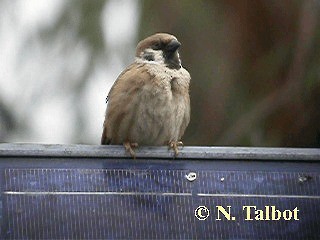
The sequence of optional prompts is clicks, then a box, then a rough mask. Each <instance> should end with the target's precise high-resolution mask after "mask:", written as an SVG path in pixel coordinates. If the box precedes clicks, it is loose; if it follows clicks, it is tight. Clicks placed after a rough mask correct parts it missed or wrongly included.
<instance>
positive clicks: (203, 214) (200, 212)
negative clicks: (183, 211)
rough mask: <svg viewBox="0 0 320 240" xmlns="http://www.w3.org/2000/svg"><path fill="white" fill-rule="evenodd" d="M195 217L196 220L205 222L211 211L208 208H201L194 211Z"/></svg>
mask: <svg viewBox="0 0 320 240" xmlns="http://www.w3.org/2000/svg"><path fill="white" fill-rule="evenodd" d="M194 215H195V216H196V218H198V219H199V220H201V221H203V220H206V219H207V218H208V217H209V215H210V211H209V209H208V208H207V207H206V206H199V207H197V208H196V210H194Z"/></svg>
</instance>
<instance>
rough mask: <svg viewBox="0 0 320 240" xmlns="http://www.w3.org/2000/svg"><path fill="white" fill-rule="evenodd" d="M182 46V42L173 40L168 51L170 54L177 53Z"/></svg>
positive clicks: (168, 46)
mask: <svg viewBox="0 0 320 240" xmlns="http://www.w3.org/2000/svg"><path fill="white" fill-rule="evenodd" d="M180 46H181V43H180V42H178V41H177V40H171V42H170V43H169V44H168V45H167V47H166V50H167V51H168V52H175V51H176V50H177V49H178V48H179V47H180Z"/></svg>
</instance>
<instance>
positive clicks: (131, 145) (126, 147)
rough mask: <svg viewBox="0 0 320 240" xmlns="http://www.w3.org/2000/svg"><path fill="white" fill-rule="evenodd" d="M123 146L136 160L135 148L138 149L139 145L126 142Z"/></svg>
mask: <svg viewBox="0 0 320 240" xmlns="http://www.w3.org/2000/svg"><path fill="white" fill-rule="evenodd" d="M123 146H124V148H125V149H126V151H127V152H129V153H130V155H131V157H133V158H134V159H135V158H136V153H135V152H134V150H133V148H137V147H138V143H131V142H129V141H126V142H124V143H123Z"/></svg>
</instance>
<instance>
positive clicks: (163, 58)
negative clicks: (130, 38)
mask: <svg viewBox="0 0 320 240" xmlns="http://www.w3.org/2000/svg"><path fill="white" fill-rule="evenodd" d="M180 46H181V43H180V42H179V41H178V39H177V38H176V37H175V36H174V35H172V34H169V33H156V34H153V35H151V36H149V37H147V38H145V39H143V40H142V41H140V42H139V43H138V45H137V47H136V54H135V60H134V62H133V63H132V64H131V65H129V66H128V67H127V68H126V69H125V70H123V71H122V73H120V75H119V76H118V78H117V79H116V81H115V82H114V84H113V85H112V87H111V89H110V91H109V93H108V95H107V98H106V101H107V108H106V112H105V119H104V123H103V133H102V136H101V144H102V145H107V144H108V145H109V144H111V145H122V144H123V145H124V147H125V150H126V151H127V152H129V154H130V155H131V157H133V158H135V149H136V148H137V147H138V146H164V145H168V147H169V149H173V151H174V155H175V156H177V155H178V153H179V150H178V147H180V146H183V143H182V141H181V137H182V136H183V134H184V132H185V130H186V128H187V126H188V124H189V121H190V96H189V85H190V80H191V77H190V74H189V72H188V71H187V70H186V69H185V68H183V67H182V65H181V60H180V56H179V52H178V50H179V48H180Z"/></svg>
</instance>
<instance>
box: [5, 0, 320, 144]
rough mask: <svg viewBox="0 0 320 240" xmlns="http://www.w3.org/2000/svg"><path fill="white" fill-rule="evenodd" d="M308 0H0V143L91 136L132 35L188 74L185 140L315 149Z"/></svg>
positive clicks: (319, 36)
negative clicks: (160, 39) (169, 41)
mask: <svg viewBox="0 0 320 240" xmlns="http://www.w3.org/2000/svg"><path fill="white" fill-rule="evenodd" d="M319 13H320V2H319V1H317V0H305V1H301V0H281V1H279V0H255V1H251V0H241V1H238V0H206V1H201V0H198V1H194V0H104V1H103V0H67V1H65V0H46V1H44V0H0V52H1V53H0V142H41V143H85V144H99V142H100V136H101V132H102V123H103V119H104V112H105V108H106V104H105V98H106V96H107V93H108V91H109V89H110V87H111V86H112V84H113V82H114V81H115V79H116V78H117V76H118V75H119V74H120V72H121V71H122V70H123V69H124V68H125V67H126V66H127V65H128V64H130V62H132V61H133V60H134V52H135V46H136V44H137V42H138V41H139V40H141V39H143V38H145V37H147V36H148V35H151V34H153V33H155V32H169V33H172V34H174V35H175V36H177V38H178V39H179V40H180V42H182V47H181V49H180V56H181V58H182V63H183V65H184V67H185V68H187V69H188V70H189V72H190V73H191V76H192V83H191V90H190V93H191V107H192V114H191V122H190V125H189V127H188V129H187V131H186V134H185V136H184V138H183V140H184V143H185V144H186V145H237V146H239V145H242V146H290V147H320V18H319Z"/></svg>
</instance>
